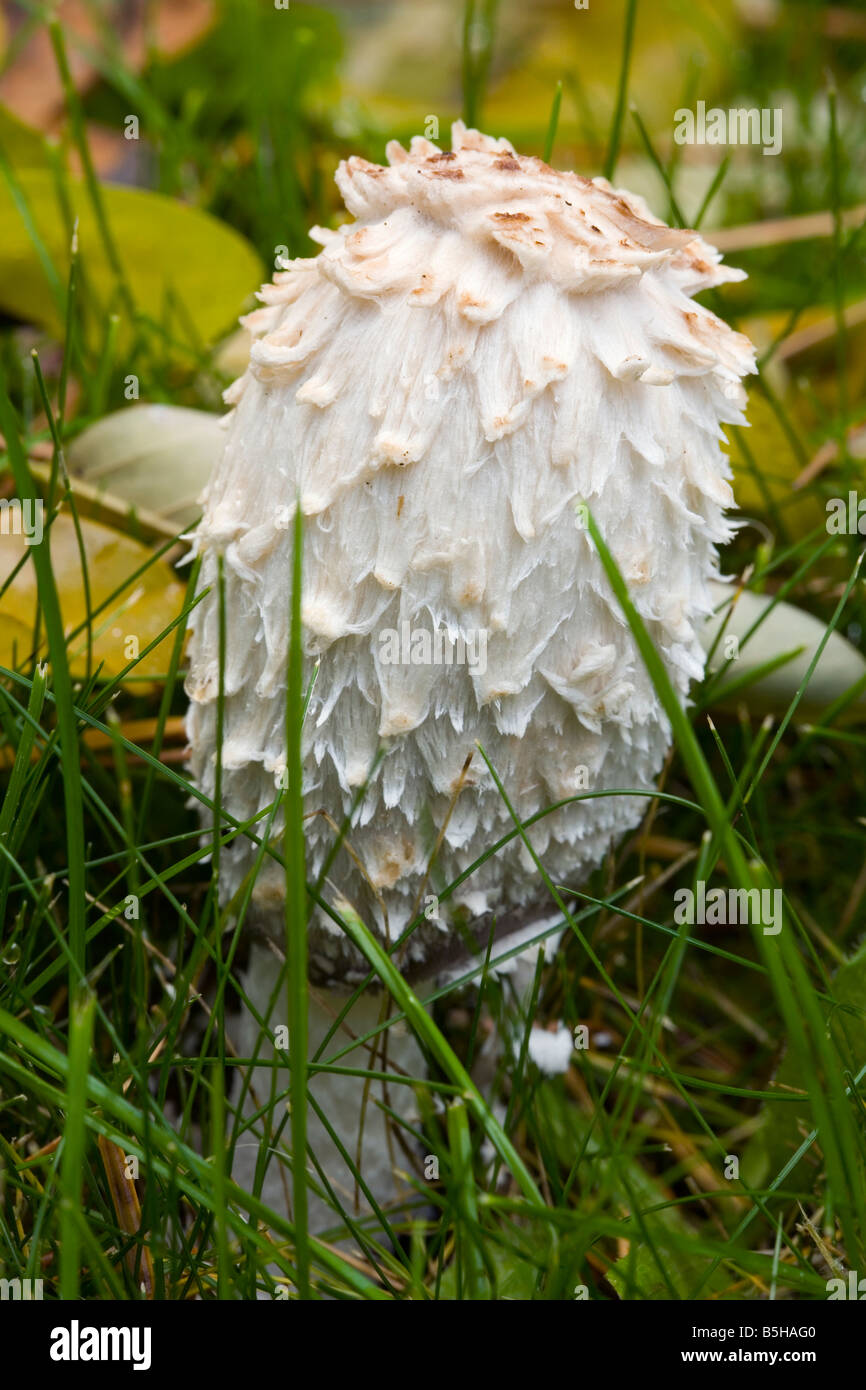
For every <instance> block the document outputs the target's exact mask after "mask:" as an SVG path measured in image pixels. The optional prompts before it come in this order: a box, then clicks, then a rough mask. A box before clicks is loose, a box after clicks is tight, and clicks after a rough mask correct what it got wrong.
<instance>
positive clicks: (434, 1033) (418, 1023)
mask: <svg viewBox="0 0 866 1390" xmlns="http://www.w3.org/2000/svg"><path fill="white" fill-rule="evenodd" d="M337 920H339V921H341V923H342V926H343V930H344V931H345V932H346V935H347V936H348V937H349V938H350V940H351V941H352V943H353V944H354V945H355V946H357V947H358V950H359V951H361V952H362V953H363V954H364V955H365V956H366V958H367V960H368V961H369V962H370V965H371V966H372V967H373V970H374V971H375V973H376V974H377V975H378V977H379V979H380V980H381V981H382V983H383V984H384V985H385V987H386V988H387V989H388V991H389V993H390V994H391V997H392V998H393V1000H394V1002H395V1003H396V1004H397V1005H398V1006H399V1008H400V1009H402V1011H403V1013H404V1014H405V1015H406V1018H407V1021H408V1022H409V1025H410V1027H412V1028H413V1029H414V1030H415V1033H416V1035H417V1037H418V1039H419V1040H420V1041H421V1042H422V1043H423V1044H424V1045H425V1046H426V1047H427V1049H428V1051H429V1052H430V1053H431V1054H432V1055H433V1057H435V1059H436V1061H437V1062H438V1063H439V1065H440V1066H441V1067H442V1069H443V1071H444V1072H445V1073H446V1074H447V1075H448V1076H449V1077H450V1078H451V1080H452V1081H453V1082H454V1084H455V1085H456V1086H459V1087H460V1090H461V1092H462V1093H463V1096H464V1098H465V1100H466V1104H467V1106H468V1108H469V1109H470V1110H471V1111H472V1114H473V1116H474V1117H475V1119H476V1121H477V1122H478V1123H479V1124H480V1125H481V1126H482V1128H483V1129H484V1131H485V1133H486V1134H487V1137H488V1139H489V1140H490V1142H491V1143H492V1145H493V1147H494V1148H495V1149H496V1151H497V1153H498V1154H500V1156H501V1157H502V1159H503V1161H504V1163H505V1165H506V1167H508V1168H510V1170H511V1172H512V1174H513V1175H514V1178H515V1180H516V1182H517V1184H518V1186H519V1188H520V1190H521V1192H522V1193H523V1195H524V1197H525V1198H526V1199H527V1201H529V1202H531V1203H532V1205H533V1206H537V1207H544V1201H543V1199H542V1196H541V1193H540V1192H539V1191H538V1188H537V1187H536V1186H535V1183H534V1182H533V1179H532V1176H531V1174H530V1172H529V1169H528V1168H527V1167H526V1165H525V1163H524V1162H523V1159H522V1158H521V1157H520V1154H519V1153H518V1152H517V1150H516V1149H515V1147H514V1145H513V1144H512V1143H511V1141H510V1139H509V1138H508V1137H507V1135H506V1134H505V1131H504V1130H503V1129H502V1127H501V1125H500V1124H499V1123H498V1121H497V1120H496V1118H495V1116H494V1115H493V1114H492V1112H491V1111H490V1108H489V1106H487V1105H486V1103H485V1102H484V1100H483V1099H482V1096H481V1093H480V1092H479V1091H478V1089H477V1087H476V1086H475V1083H474V1082H473V1080H472V1078H471V1077H470V1075H469V1073H468V1072H467V1071H466V1069H465V1068H464V1066H463V1064H462V1063H461V1062H460V1060H459V1059H458V1057H457V1055H456V1053H455V1052H454V1051H453V1050H452V1048H451V1046H450V1044H449V1043H448V1042H447V1040H446V1039H445V1037H444V1036H443V1034H442V1033H441V1032H440V1030H439V1029H438V1028H437V1027H436V1024H435V1023H434V1022H433V1020H432V1018H430V1017H429V1015H428V1014H427V1011H426V1010H425V1008H424V1006H423V1004H422V1003H421V1001H420V999H419V998H418V996H417V995H416V994H415V992H414V990H412V989H411V988H410V986H409V985H408V984H407V983H406V981H405V980H404V979H403V976H402V975H401V974H400V972H399V970H398V969H397V968H396V966H395V965H394V962H393V961H392V960H391V958H390V956H389V955H388V954H387V953H386V952H385V951H384V950H383V949H382V947H381V945H380V944H379V942H378V941H377V940H376V938H375V937H374V936H373V934H372V932H371V931H370V930H369V928H368V927H366V926H365V925H364V923H363V922H362V921H361V919H360V918H359V917H357V916H355V914H354V913H353V914H351V915H349V914H346V916H345V917H343V918H340V919H337Z"/></svg>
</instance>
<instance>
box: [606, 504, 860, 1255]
mask: <svg viewBox="0 0 866 1390" xmlns="http://www.w3.org/2000/svg"><path fill="white" fill-rule="evenodd" d="M587 529H588V531H589V534H590V536H591V538H592V541H593V544H594V545H595V546H596V549H597V550H598V553H599V556H600V558H601V561H602V564H603V566H604V569H605V573H606V574H607V577H608V581H609V583H610V585H611V588H612V589H613V592H614V594H615V596H616V598H617V601H618V602H619V604H620V607H621V608H622V610H623V614H624V616H625V618H626V621H627V622H628V625H629V628H630V630H631V632H632V635H633V637H634V639H635V643H636V645H637V647H638V650H639V652H640V655H641V657H642V658H643V661H644V663H645V665H646V667H647V670H648V672H649V674H650V677H651V679H652V682H653V685H654V686H655V689H656V693H657V694H658V696H659V699H660V700H661V701H662V704H663V706H664V709H665V713H666V714H667V716H668V719H669V720H670V722H671V727H672V729H673V733H674V737H675V740H676V743H677V746H678V748H679V751H680V755H681V757H682V759H683V762H684V763H685V766H686V770H687V772H688V774H689V776H690V778H691V781H692V784H693V786H694V788H695V791H696V793H697V795H698V799H699V801H700V803H701V805H702V807H703V810H704V814H705V816H706V818H707V821H708V823H709V826H710V829H711V831H712V832H713V837H714V839H715V841H716V844H717V846H718V847H719V849H720V850H721V851H722V853H723V855H724V858H725V862H726V864H727V868H728V872H729V875H730V879H731V882H732V883H733V884H734V885H735V886H737V887H742V888H744V889H745V890H746V891H747V892H748V891H749V890H750V889H755V888H757V889H758V890H761V889H762V888H763V889H766V888H768V887H769V886H770V883H771V880H770V876H769V874H768V872H767V870H766V868H765V866H764V865H763V864H761V863H760V861H758V860H756V859H751V860H749V859H747V857H746V854H745V852H744V850H743V848H742V847H741V843H740V840H739V837H738V835H737V833H736V832H735V830H734V829H733V827H732V826H731V824H730V821H729V819H728V815H727V812H726V808H725V805H724V802H723V800H722V797H721V794H720V792H719V790H718V788H717V787H716V784H715V780H714V778H713V775H712V773H711V772H710V769H709V766H708V764H707V762H706V760H705V758H704V755H703V752H702V751H701V748H700V745H699V743H698V740H697V736H696V734H695V732H694V729H693V728H692V725H691V723H690V721H689V719H688V717H687V715H686V712H685V710H684V709H683V707H682V705H681V704H680V702H679V700H678V699H677V696H676V692H675V691H674V689H673V686H672V685H671V682H670V678H669V677H668V674H667V671H666V669H665V666H664V663H663V661H662V659H661V657H660V655H659V653H658V651H657V650H656V648H655V645H654V643H653V641H652V639H651V637H650V636H649V633H648V632H647V629H646V627H645V626H644V623H643V620H642V619H641V617H640V615H639V613H638V611H637V609H636V608H635V606H634V604H633V602H632V599H631V596H630V594H629V591H628V587H627V585H626V583H625V580H624V579H623V577H622V575H621V574H620V571H619V569H618V568H617V565H616V562H615V561H614V559H613V556H612V555H611V553H610V551H609V550H608V548H607V545H606V544H605V541H604V539H603V537H602V535H601V533H600V531H599V529H598V526H597V524H596V522H595V519H594V517H593V516H592V513H591V512H590V511H589V509H587ZM843 601H844V596H843ZM816 660H817V657H816ZM810 674H811V673H810ZM768 761H769V754H768V755H767V757H766V758H765V760H764V762H763V763H762V770H763V767H764V766H765V765H766V763H767V762H768ZM753 785H754V784H753ZM789 920H790V919H789V914H788V912H787V909H785V910H784V920H783V923H782V926H781V930H780V931H779V932H778V933H777V934H774V935H773V936H772V937H768V936H767V935H766V934H765V932H764V931H763V930H762V929H761V927H760V926H759V925H757V924H754V923H753V924H752V925H753V928H754V935H755V941H756V944H757V946H758V949H759V951H760V953H761V955H762V956H763V959H764V962H765V965H766V966H767V970H768V973H769V976H770V980H771V983H772V986H773V990H774V993H775V995H776V1000H777V1002H778V1005H779V1008H780V1010H781V1013H782V1018H783V1020H784V1023H785V1025H786V1030H787V1037H788V1043H789V1046H790V1047H791V1049H792V1051H793V1052H794V1054H795V1055H796V1056H797V1058H798V1061H799V1063H800V1067H801V1073H802V1076H803V1080H804V1087H805V1089H806V1090H807V1092H808V1094H809V1098H810V1102H811V1105H812V1110H813V1113H814V1116H815V1121H816V1128H817V1129H818V1131H819V1134H820V1138H821V1144H822V1149H823V1152H824V1157H825V1162H826V1166H827V1202H828V1205H830V1206H832V1208H833V1209H834V1210H835V1211H836V1212H837V1214H838V1216H839V1220H840V1224H841V1227H842V1232H843V1236H844V1239H845V1243H846V1246H847V1250H848V1257H849V1259H854V1258H856V1255H857V1251H858V1249H859V1245H860V1242H859V1240H858V1238H857V1234H856V1233H857V1231H858V1230H859V1231H860V1232H866V1192H864V1185H863V1176H862V1170H861V1168H860V1166H859V1160H858V1152H857V1151H858V1135H857V1131H856V1128H855V1126H854V1120H853V1115H852V1113H851V1108H850V1105H849V1103H848V1099H847V1096H846V1089H845V1086H844V1081H843V1080H842V1079H841V1078H840V1062H839V1058H838V1056H837V1055H836V1048H835V1046H834V1044H833V1042H832V1041H831V1039H830V1038H829V1037H828V1035H827V1026H826V1019H825V1017H824V1014H823V1012H822V1010H821V1007H820V1004H819V1001H818V997H817V995H816V993H815V990H814V989H813V987H812V984H811V981H810V979H809V976H808V974H807V972H806V968H805V966H804V964H803V960H802V957H801V956H800V953H799V951H798V949H797V946H796V944H795V941H794V934H793V933H792V932H791V931H790V930H789V929H788V928H789Z"/></svg>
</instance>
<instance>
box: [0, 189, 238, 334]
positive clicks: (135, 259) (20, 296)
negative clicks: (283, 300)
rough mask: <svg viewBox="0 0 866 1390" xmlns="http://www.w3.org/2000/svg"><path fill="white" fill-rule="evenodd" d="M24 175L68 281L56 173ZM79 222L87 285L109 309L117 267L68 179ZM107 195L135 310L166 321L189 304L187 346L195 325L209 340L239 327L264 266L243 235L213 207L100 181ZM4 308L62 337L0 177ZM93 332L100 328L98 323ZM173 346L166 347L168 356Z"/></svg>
mask: <svg viewBox="0 0 866 1390" xmlns="http://www.w3.org/2000/svg"><path fill="white" fill-rule="evenodd" d="M16 179H17V181H18V184H19V185H20V188H21V192H22V194H23V196H24V199H25V200H26V203H27V206H28V208H29V212H30V216H31V217H32V219H33V223H34V225H35V227H36V229H37V231H38V233H39V236H40V237H41V239H42V241H43V243H44V245H45V247H46V249H47V251H48V254H49V256H50V258H51V260H52V262H53V264H54V266H55V268H56V269H57V271H58V273H59V275H60V279H61V282H62V283H64V284H65V282H66V278H67V275H68V267H69V245H68V240H69V239H68V236H67V232H66V226H65V223H64V221H63V218H62V216H61V213H60V208H59V205H58V201H57V194H56V189H55V183H54V178H53V175H52V174H51V173H49V172H48V171H47V170H45V169H38V168H28V169H19V170H17V172H16ZM66 187H67V192H68V194H69V196H70V199H71V201H72V205H73V209H74V212H75V214H76V216H77V217H78V219H79V224H78V245H79V253H80V257H81V263H82V267H83V272H84V279H85V282H86V283H87V284H88V285H89V286H90V287H92V289H93V291H94V293H95V295H96V296H97V298H98V299H99V301H100V305H101V307H102V310H103V311H105V310H106V309H107V308H108V307H109V305H113V304H115V303H116V290H117V282H116V277H115V275H114V272H113V271H112V269H111V266H110V264H109V261H108V258H107V255H106V250H105V245H104V241H103V239H102V237H101V235H100V231H99V227H98V225H97V221H96V217H95V215H94V212H93V209H92V206H91V203H90V200H89V198H88V196H87V192H86V189H85V188H84V185H83V184H82V182H81V181H80V180H79V179H73V178H68V179H67V180H66ZM102 197H103V201H104V204H105V211H106V216H107V219H108V223H109V226H110V229H111V234H112V237H113V240H114V244H115V246H116V248H117V253H118V256H119V259H120V264H121V267H122V270H123V275H124V278H125V281H126V284H127V285H128V288H129V291H130V293H131V295H132V299H133V301H134V304H135V307H136V309H137V310H138V311H139V312H140V313H142V314H145V315H147V316H148V317H149V318H150V319H152V320H153V321H154V322H156V323H158V324H161V323H162V322H163V321H164V319H165V313H166V305H167V303H168V302H169V301H170V300H171V299H174V301H175V302H176V303H177V304H179V305H181V306H182V314H181V315H180V319H178V317H177V316H175V318H174V319H173V321H172V333H173V335H174V336H175V337H177V338H180V339H181V340H182V341H184V340H185V341H186V343H187V346H192V344H191V343H190V342H189V335H187V334H185V333H184V330H183V324H184V321H188V322H189V323H190V324H191V325H192V327H193V329H194V333H195V337H196V338H197V339H198V340H199V342H200V343H202V344H208V343H210V342H212V341H214V340H216V339H217V338H218V337H219V336H220V335H221V334H223V333H225V332H226V330H227V329H229V328H231V327H232V326H233V324H234V321H235V320H236V318H237V316H238V314H239V312H240V311H241V310H242V309H243V307H244V304H245V301H246V300H247V299H248V298H249V296H250V295H251V294H252V293H253V292H254V291H255V290H257V289H258V287H259V285H260V283H261V282H262V280H263V278H264V268H263V266H262V263H261V261H260V260H259V257H258V256H257V255H256V253H255V251H254V250H253V248H252V247H251V246H250V245H249V243H248V242H247V241H246V240H245V239H244V237H242V236H241V235H240V234H239V233H238V232H236V231H233V230H232V228H231V227H227V226H225V224H224V223H222V222H219V221H218V220H217V219H216V218H215V217H211V216H210V214H209V213H206V212H202V211H201V210H200V209H198V208H192V207H188V206H187V205H186V204H184V203H180V202H177V201H175V200H174V199H172V198H166V197H164V196H163V195H162V194H161V193H150V192H146V191H144V190H142V189H135V188H116V187H113V186H112V185H108V184H103V185H102ZM0 225H2V226H3V237H2V240H0V309H3V310H5V311H6V312H7V313H10V314H13V315H14V316H15V317H17V318H20V319H23V320H24V321H25V322H28V323H38V324H41V325H43V326H44V327H46V328H47V329H48V330H49V331H50V332H52V333H54V334H55V335H56V336H58V337H60V336H61V330H62V323H61V318H60V314H59V311H58V307H57V304H56V302H55V299H54V295H53V294H52V291H51V288H50V286H49V284H48V281H47V279H46V276H45V272H44V270H43V268H42V266H41V265H40V262H39V257H38V255H37V253H36V250H35V247H34V244H33V240H32V238H31V236H30V234H29V232H28V230H27V227H26V226H25V223H24V220H23V219H22V217H21V216H20V215H19V212H18V210H17V208H16V207H15V204H14V202H13V200H12V196H11V194H10V191H9V188H8V185H7V184H6V182H5V180H0ZM93 331H94V332H95V333H99V332H101V324H99V325H94V328H93ZM168 351H169V346H168V344H166V352H168Z"/></svg>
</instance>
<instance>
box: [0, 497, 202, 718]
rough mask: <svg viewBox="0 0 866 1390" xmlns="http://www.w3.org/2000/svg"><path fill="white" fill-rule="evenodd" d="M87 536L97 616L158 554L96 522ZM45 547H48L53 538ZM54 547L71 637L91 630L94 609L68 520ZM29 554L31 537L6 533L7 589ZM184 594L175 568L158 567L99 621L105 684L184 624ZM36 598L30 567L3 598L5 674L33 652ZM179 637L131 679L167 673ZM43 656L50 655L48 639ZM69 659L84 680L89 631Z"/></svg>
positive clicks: (96, 644)
mask: <svg viewBox="0 0 866 1390" xmlns="http://www.w3.org/2000/svg"><path fill="white" fill-rule="evenodd" d="M11 517H12V512H11V511H7V512H6V515H5V516H4V518H3V520H4V523H5V524H6V525H7V527H8V519H9V518H11ZM9 529H11V528H9ZM81 529H82V533H83V537H84V548H85V553H86V556H87V569H88V576H89V580H90V603H91V611H93V610H95V609H96V608H98V607H99V606H100V604H102V603H103V602H104V601H105V600H106V599H108V598H109V596H110V595H111V594H112V593H114V591H115V590H116V589H118V588H119V587H120V585H122V584H123V582H124V580H126V579H128V578H129V576H130V575H132V574H134V573H135V572H136V571H137V570H139V569H140V568H141V567H142V566H143V565H144V564H146V563H147V560H148V557H149V555H150V553H151V552H150V551H149V550H148V549H147V547H146V546H144V545H141V544H139V542H138V541H134V540H130V539H129V538H128V537H126V536H122V535H121V534H120V533H119V532H117V531H113V530H111V529H110V528H109V527H107V526H101V525H99V523H97V522H94V521H86V520H82V522H81ZM35 534H38V532H36V533H35ZM42 544H43V545H47V544H48V535H47V534H46V536H45V539H44V540H43V542H42ZM50 544H51V560H52V565H53V568H54V577H55V580H56V583H57V592H58V595H59V598H60V607H61V612H62V614H63V625H64V629H65V631H66V632H67V633H71V632H72V631H73V630H74V629H76V628H77V627H78V626H79V624H80V623H82V622H84V620H85V618H86V614H87V608H86V604H85V592H84V581H83V577H82V572H81V559H80V555H79V549H78V541H77V538H76V535H75V528H74V526H73V523H72V518H71V517H70V516H69V515H68V513H61V515H60V516H58V517H57V519H56V521H55V522H54V524H53V526H52V527H51V530H50ZM28 549H29V547H28V544H27V539H26V537H25V536H24V535H13V534H6V533H5V531H4V533H2V534H0V583H3V582H5V580H6V579H7V578H8V576H9V575H10V574H11V572H12V570H13V569H14V568H15V566H16V564H17V563H18V561H19V560H20V559H21V556H22V555H23V554H24V553H25V552H26V551H27V550H28ZM185 592H186V590H185V585H183V584H181V583H179V582H178V580H176V579H175V577H174V574H173V573H172V570H171V568H170V566H169V565H167V564H166V562H165V561H164V560H157V561H154V562H153V563H152V564H151V565H150V566H149V568H147V569H146V570H144V572H143V573H142V574H140V575H139V576H138V578H137V579H136V580H135V581H134V583H132V584H130V585H129V586H128V587H127V588H125V589H124V590H123V592H122V593H120V594H119V595H118V596H117V597H116V598H114V599H113V600H112V601H111V602H110V603H109V604H108V606H107V607H106V608H105V609H104V610H103V611H101V612H100V613H99V614H98V615H97V616H96V617H94V619H93V664H94V667H95V666H96V665H98V664H99V663H100V662H102V663H103V670H104V673H105V675H106V677H111V676H116V675H117V674H118V672H120V671H122V670H123V669H124V667H125V666H126V665H127V664H128V663H129V661H130V660H131V659H132V657H133V656H134V654H135V653H136V652H139V653H140V652H143V651H144V650H145V648H146V647H147V646H148V644H149V643H150V642H152V641H153V640H154V638H156V637H158V636H159V634H160V633H161V632H163V631H164V630H165V628H167V627H168V625H169V623H170V622H171V621H172V620H173V619H174V618H176V617H177V615H178V613H179V612H180V611H181V607H182V605H183V599H184V594H185ZM36 598H37V591H36V570H35V567H34V566H33V564H32V563H29V562H28V563H25V564H24V565H23V566H22V568H21V569H20V570H19V572H18V574H17V575H16V576H15V578H14V580H13V581H12V583H11V584H10V586H9V588H8V589H7V590H6V592H5V593H4V594H3V596H2V598H0V664H2V665H3V666H7V667H12V666H13V665H14V664H15V662H16V661H17V662H19V663H20V662H22V661H25V660H26V658H27V657H28V656H29V655H30V652H31V651H32V648H33V624H34V620H35V615H36ZM174 637H175V633H174V631H172V632H171V633H169V634H168V636H167V637H166V638H164V639H163V641H162V642H160V643H159V645H158V646H157V647H155V648H154V650H153V651H152V652H149V653H148V655H147V656H145V657H144V658H143V659H142V660H141V661H140V662H139V663H138V665H136V666H135V668H134V670H133V671H132V672H131V673H130V674H131V675H133V676H137V677H138V676H149V677H151V678H152V677H154V676H156V675H158V674H160V673H161V672H164V671H165V670H166V669H167V666H168V660H169V657H170V655H171V646H172V642H173V641H174ZM40 655H41V656H44V655H45V646H44V634H43V645H42V647H41V648H40ZM69 656H70V663H71V666H72V671H73V674H74V675H76V676H83V675H84V674H85V672H86V669H87V633H86V631H82V632H81V633H79V635H78V636H77V637H74V638H72V640H71V641H70V643H69ZM134 688H135V689H136V690H140V689H141V683H140V682H138V681H137V682H136V684H135V687H134Z"/></svg>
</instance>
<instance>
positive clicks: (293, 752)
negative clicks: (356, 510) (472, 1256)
mask: <svg viewBox="0 0 866 1390" xmlns="http://www.w3.org/2000/svg"><path fill="white" fill-rule="evenodd" d="M303 547H304V525H303V513H302V511H301V499H300V497H298V498H297V501H296V504H295V524H294V546H293V551H292V591H291V612H290V614H289V619H290V623H289V669H288V680H287V684H286V772H285V784H286V786H285V808H286V809H285V824H286V830H285V844H284V854H285V862H286V903H285V914H286V916H285V921H286V961H287V964H288V1019H289V1058H290V1067H291V1108H292V1109H291V1118H292V1124H291V1130H292V1194H293V1205H292V1214H293V1216H294V1220H295V1236H296V1242H297V1244H296V1254H297V1261H298V1294H299V1296H300V1297H301V1298H310V1296H311V1294H310V1276H309V1249H308V1244H307V1242H308V1229H307V1225H308V1214H307V1205H308V1204H307V1167H306V1163H307V1046H308V1019H307V882H306V865H305V853H304V795H303V760H302V752H301V734H302V728H303V721H304V686H303V652H302V649H301V584H302V582H303V553H304V550H303Z"/></svg>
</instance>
